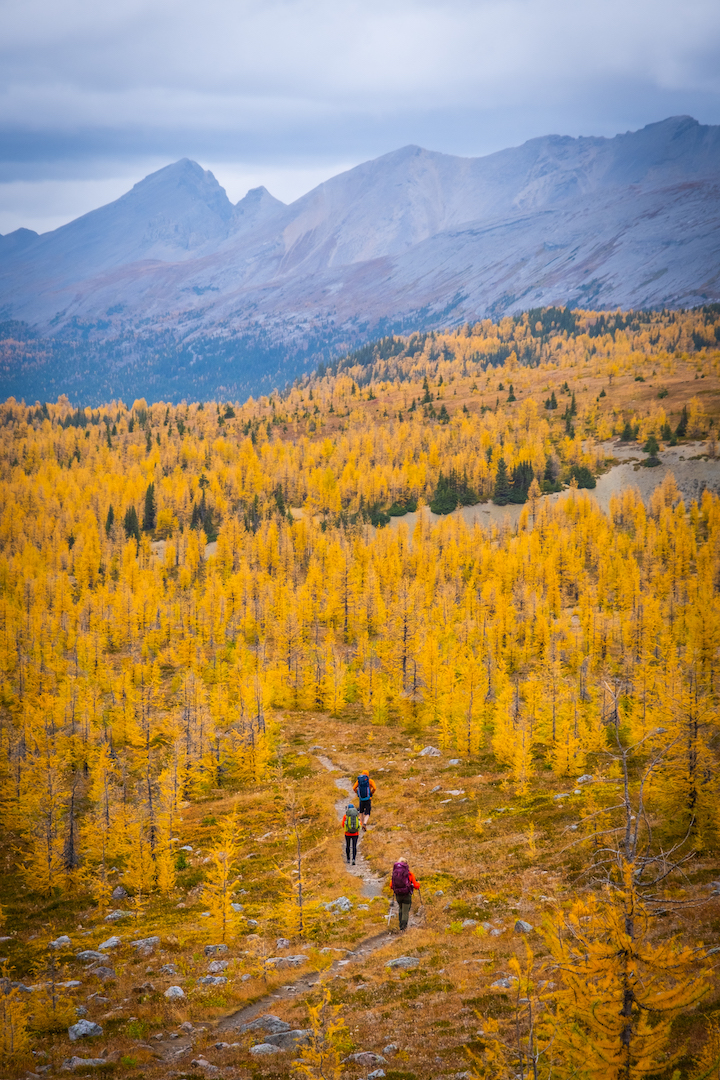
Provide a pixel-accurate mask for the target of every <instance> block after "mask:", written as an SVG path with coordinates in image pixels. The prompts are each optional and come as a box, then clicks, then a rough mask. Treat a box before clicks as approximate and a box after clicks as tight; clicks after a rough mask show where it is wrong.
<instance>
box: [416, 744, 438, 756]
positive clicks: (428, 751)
mask: <svg viewBox="0 0 720 1080" xmlns="http://www.w3.org/2000/svg"><path fill="white" fill-rule="evenodd" d="M418 756H419V757H442V754H441V753H440V751H439V750H438V749H436V747H434V746H426V747H425V749H424V750H421V751H420V754H419V755H418Z"/></svg>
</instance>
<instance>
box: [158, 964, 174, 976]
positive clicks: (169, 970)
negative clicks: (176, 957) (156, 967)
mask: <svg viewBox="0 0 720 1080" xmlns="http://www.w3.org/2000/svg"><path fill="white" fill-rule="evenodd" d="M177 973H178V970H177V968H176V967H175V965H174V964H163V966H162V967H161V968H160V974H161V975H177Z"/></svg>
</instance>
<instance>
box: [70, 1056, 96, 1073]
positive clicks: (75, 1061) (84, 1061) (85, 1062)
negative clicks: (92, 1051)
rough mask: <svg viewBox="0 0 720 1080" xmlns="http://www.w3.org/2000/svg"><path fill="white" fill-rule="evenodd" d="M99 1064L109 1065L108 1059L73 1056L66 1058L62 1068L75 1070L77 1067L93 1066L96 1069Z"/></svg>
mask: <svg viewBox="0 0 720 1080" xmlns="http://www.w3.org/2000/svg"><path fill="white" fill-rule="evenodd" d="M98 1065H107V1059H106V1058H81V1057H71V1058H66V1059H65V1061H63V1063H62V1065H61V1066H60V1068H61V1069H62V1070H63V1071H64V1072H74V1071H75V1069H81V1068H93V1069H96V1068H97V1067H98Z"/></svg>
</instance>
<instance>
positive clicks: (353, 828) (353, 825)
mask: <svg viewBox="0 0 720 1080" xmlns="http://www.w3.org/2000/svg"><path fill="white" fill-rule="evenodd" d="M359 821H360V814H359V813H358V811H357V808H356V807H354V806H349V807H348V810H347V814H346V815H345V828H346V829H347V831H348V832H349V833H356V832H357V831H358V824H359Z"/></svg>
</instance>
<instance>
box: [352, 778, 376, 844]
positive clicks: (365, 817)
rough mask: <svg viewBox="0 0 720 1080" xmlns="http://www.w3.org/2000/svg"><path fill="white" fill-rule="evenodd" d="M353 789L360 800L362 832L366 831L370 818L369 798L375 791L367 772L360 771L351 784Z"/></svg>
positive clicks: (373, 783)
mask: <svg viewBox="0 0 720 1080" xmlns="http://www.w3.org/2000/svg"><path fill="white" fill-rule="evenodd" d="M353 791H354V792H356V794H357V797H358V799H359V800H360V806H359V807H358V809H359V810H360V821H361V823H362V830H363V832H367V823H368V821H369V820H370V809H371V807H370V800H371V799H372V797H373V795H374V794H375V792H376V791H377V788H376V787H375V782H374V781H373V780H371V779H370V775H369V773H366V772H363V773H360V775H359V776H358V778H357V780H356V781H355V783H354V784H353Z"/></svg>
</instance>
